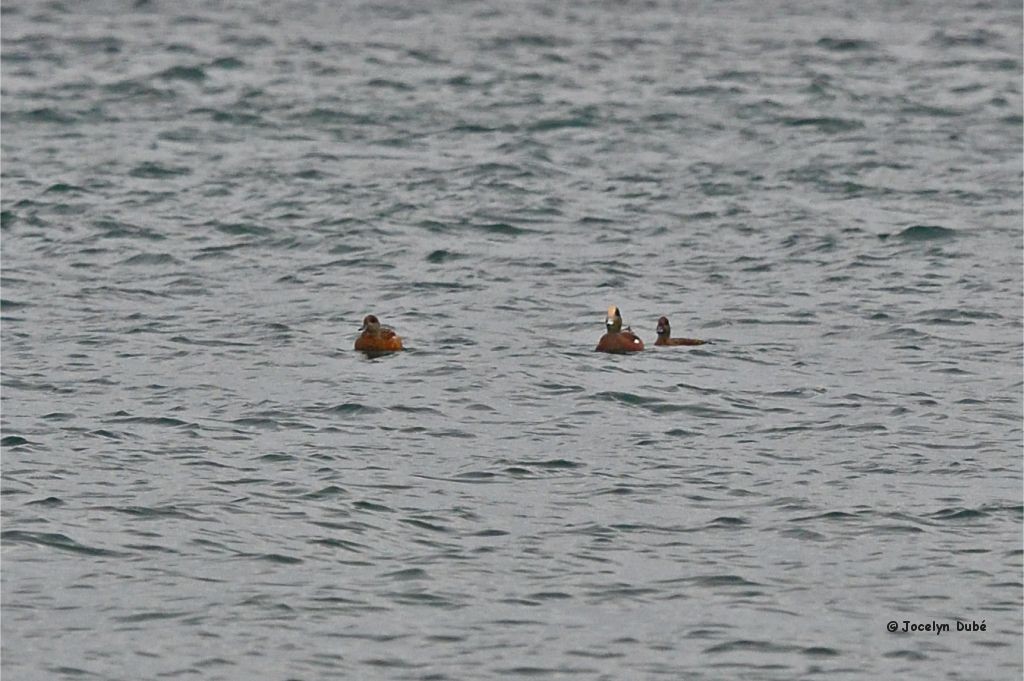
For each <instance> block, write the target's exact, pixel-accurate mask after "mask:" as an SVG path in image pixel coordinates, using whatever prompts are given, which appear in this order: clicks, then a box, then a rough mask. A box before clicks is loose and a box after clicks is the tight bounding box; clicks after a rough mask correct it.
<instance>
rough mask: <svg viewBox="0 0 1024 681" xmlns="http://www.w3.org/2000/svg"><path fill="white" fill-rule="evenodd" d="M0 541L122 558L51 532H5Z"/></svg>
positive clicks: (118, 554)
mask: <svg viewBox="0 0 1024 681" xmlns="http://www.w3.org/2000/svg"><path fill="white" fill-rule="evenodd" d="M0 540H2V541H4V542H6V543H8V544H34V545H37V546H46V547H49V548H53V549H59V550H61V551H69V552H71V553H80V554H84V555H87V556H123V555H125V554H123V553H120V552H118V551H109V550H107V549H100V548H96V547H93V546H86V545H85V544H80V543H79V542H76V541H75V540H73V539H71V538H70V537H68V536H66V535H63V534H57V533H51V532H24V531H22V530H6V531H4V532H3V533H2V534H0Z"/></svg>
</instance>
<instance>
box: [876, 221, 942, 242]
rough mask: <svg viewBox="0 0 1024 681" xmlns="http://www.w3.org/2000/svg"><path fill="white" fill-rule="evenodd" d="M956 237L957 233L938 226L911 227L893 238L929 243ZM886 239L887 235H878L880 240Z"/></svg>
mask: <svg viewBox="0 0 1024 681" xmlns="http://www.w3.org/2000/svg"><path fill="white" fill-rule="evenodd" d="M956 235H957V231H956V230H955V229H951V228H949V227H942V226H940V225H911V226H910V227H907V228H906V229H904V230H903V231H902V232H899V233H898V234H895V235H893V236H894V238H896V239H901V240H903V241H930V240H933V239H952V238H954V237H956ZM888 237H889V235H888V234H885V235H881V234H880V235H879V238H881V239H886V238H888Z"/></svg>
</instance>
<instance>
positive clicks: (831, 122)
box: [782, 116, 864, 135]
mask: <svg viewBox="0 0 1024 681" xmlns="http://www.w3.org/2000/svg"><path fill="white" fill-rule="evenodd" d="M782 123H783V124H784V125H787V126H789V127H792V128H816V129H817V130H818V131H819V132H823V133H827V134H830V135H834V134H837V133H841V132H850V131H851V130H858V129H860V128H863V127H864V123H862V122H861V121H857V120H851V119H848V118H834V117H830V116H817V117H807V118H784V119H783V120H782Z"/></svg>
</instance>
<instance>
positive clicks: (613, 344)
mask: <svg viewBox="0 0 1024 681" xmlns="http://www.w3.org/2000/svg"><path fill="white" fill-rule="evenodd" d="M604 325H605V328H606V329H607V333H605V334H604V335H603V336H601V340H600V341H598V343H597V347H596V348H594V350H595V351H596V352H615V353H623V352H638V351H640V350H643V349H644V342H643V341H642V340H640V338H639V337H638V336H637V335H636V334H635V333H633V331H632V329H630V328H629V327H628V326H627V327H626V328H625V329H623V328H622V315H621V314H620V313H619V308H617V307H615V306H614V305H612V306H611V307H609V308H608V316H607V317H606V318H605V320H604ZM359 330H360V331H361V332H362V333H361V334H360V335H359V338H357V339H356V350H359V351H360V352H366V353H371V354H376V353H382V352H397V351H399V350H404V349H405V348H403V347H402V339H401V338H400V337H399V336H398V334H396V333H395V330H394V329H392V328H391V327H388V326H383V325H381V323H380V320H379V319H377V317H375V316H374V315H372V314H370V315H366V317H365V318H364V319H363V325H362V327H360V329H359ZM657 331H658V340H656V341H654V344H655V345H703V344H704V343H706V342H707V341H702V340H697V339H696V338H672V337H671V335H672V327H670V326H669V324H668V317H661V318H660V319H658V329H657Z"/></svg>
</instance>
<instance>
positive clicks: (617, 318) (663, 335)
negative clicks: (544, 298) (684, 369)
mask: <svg viewBox="0 0 1024 681" xmlns="http://www.w3.org/2000/svg"><path fill="white" fill-rule="evenodd" d="M604 325H605V328H606V329H608V332H607V333H605V334H604V335H603V336H601V340H599V341H598V342H597V347H596V348H594V350H596V351H597V352H639V351H640V350H643V349H644V342H643V341H642V340H640V337H639V336H637V335H636V334H635V333H633V330H632V329H630V328H629V327H628V326H627V327H626V328H625V329H623V328H622V315H621V314H620V313H619V308H617V307H615V306H614V305H612V306H611V307H609V308H608V316H607V317H605V320H604ZM657 332H658V340H656V341H654V344H655V345H704V344H705V343H707V341H702V340H697V339H696V338H672V327H671V326H669V323H668V317H660V318H658V327H657Z"/></svg>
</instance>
